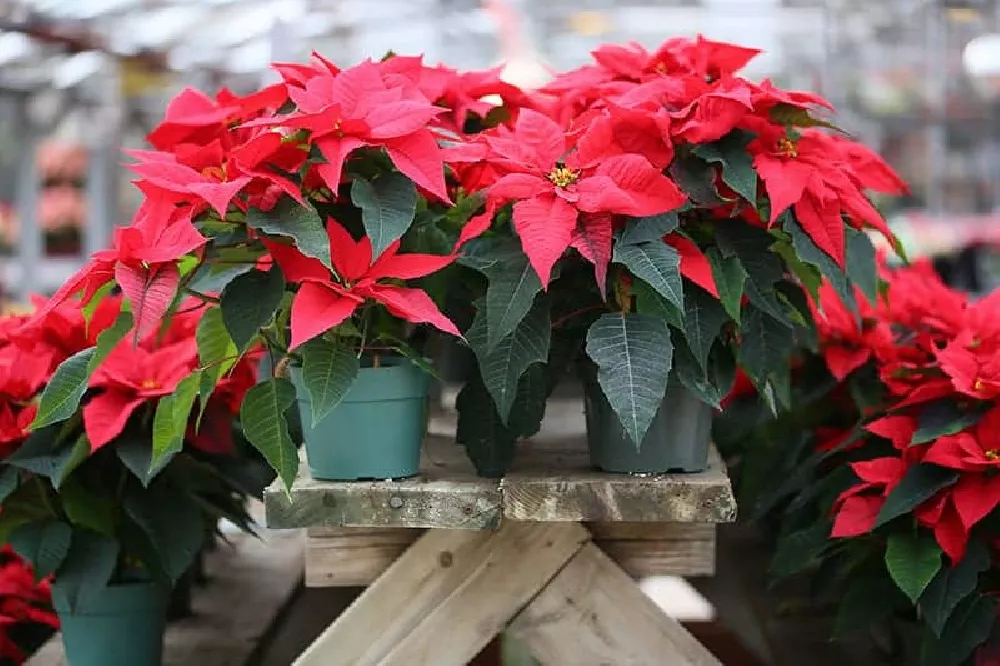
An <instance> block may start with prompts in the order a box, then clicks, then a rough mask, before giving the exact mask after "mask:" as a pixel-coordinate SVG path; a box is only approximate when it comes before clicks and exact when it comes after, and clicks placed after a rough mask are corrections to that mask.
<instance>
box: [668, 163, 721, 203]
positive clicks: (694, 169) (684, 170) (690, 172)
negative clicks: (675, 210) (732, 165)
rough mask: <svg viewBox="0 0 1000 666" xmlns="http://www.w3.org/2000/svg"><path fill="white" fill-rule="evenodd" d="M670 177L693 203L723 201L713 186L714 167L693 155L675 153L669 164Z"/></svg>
mask: <svg viewBox="0 0 1000 666" xmlns="http://www.w3.org/2000/svg"><path fill="white" fill-rule="evenodd" d="M670 177H671V178H673V179H674V182H676V183H677V184H678V185H680V186H681V190H683V191H684V193H685V194H687V195H688V197H689V198H690V199H691V201H693V202H694V203H695V204H709V205H714V204H718V203H721V202H722V201H723V199H722V197H721V196H719V191H718V190H717V189H716V187H715V168H714V167H713V166H711V165H710V164H709V163H708V162H706V161H705V160H703V159H701V158H699V157H697V156H695V155H680V154H679V155H677V157H675V158H674V161H673V162H672V163H671V165H670Z"/></svg>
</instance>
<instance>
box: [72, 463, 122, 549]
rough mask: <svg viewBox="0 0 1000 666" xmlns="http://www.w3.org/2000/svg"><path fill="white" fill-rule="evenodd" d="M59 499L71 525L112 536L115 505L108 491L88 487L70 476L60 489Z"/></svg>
mask: <svg viewBox="0 0 1000 666" xmlns="http://www.w3.org/2000/svg"><path fill="white" fill-rule="evenodd" d="M59 500H60V501H61V502H62V508H63V511H64V512H65V513H66V517H67V518H69V521H70V522H71V523H72V524H73V525H76V526H77V527H82V528H84V529H87V530H91V531H93V532H97V533H98V534H104V535H106V536H114V533H115V516H116V513H117V506H116V505H115V500H114V499H113V496H112V495H111V493H109V492H108V491H106V490H94V489H93V488H89V487H87V485H86V484H84V483H83V482H82V481H80V480H79V479H77V477H75V476H71V477H69V478H68V479H66V482H65V483H63V486H62V488H61V489H60V491H59Z"/></svg>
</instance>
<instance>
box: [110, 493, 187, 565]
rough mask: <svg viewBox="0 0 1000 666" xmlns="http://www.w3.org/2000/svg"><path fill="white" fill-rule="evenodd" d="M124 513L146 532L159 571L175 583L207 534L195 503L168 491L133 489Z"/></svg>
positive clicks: (126, 499)
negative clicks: (161, 570) (160, 569)
mask: <svg viewBox="0 0 1000 666" xmlns="http://www.w3.org/2000/svg"><path fill="white" fill-rule="evenodd" d="M125 513H126V514H127V515H128V517H129V518H131V519H132V520H133V521H134V522H135V523H136V524H137V525H138V526H139V527H140V528H142V531H143V532H144V533H145V534H146V537H147V538H148V539H149V541H150V543H151V544H152V546H153V549H154V551H155V552H156V555H157V559H158V560H159V564H160V566H161V568H162V569H163V572H164V573H165V574H166V575H167V576H168V577H169V578H170V580H171V582H173V583H176V582H177V580H178V579H179V578H180V577H181V575H182V574H184V572H185V571H187V570H188V568H189V567H190V566H191V564H192V563H193V562H194V559H195V558H196V557H197V556H198V553H199V551H201V548H202V546H203V545H204V544H205V539H206V537H207V531H206V529H205V528H206V525H205V521H204V519H203V517H202V512H201V509H200V508H199V506H198V505H197V504H196V503H195V502H194V501H193V500H191V499H189V498H187V497H185V496H184V495H177V494H176V493H174V492H171V491H164V490H160V491H158V492H152V493H151V492H149V491H142V492H133V493H130V494H129V495H128V496H126V498H125Z"/></svg>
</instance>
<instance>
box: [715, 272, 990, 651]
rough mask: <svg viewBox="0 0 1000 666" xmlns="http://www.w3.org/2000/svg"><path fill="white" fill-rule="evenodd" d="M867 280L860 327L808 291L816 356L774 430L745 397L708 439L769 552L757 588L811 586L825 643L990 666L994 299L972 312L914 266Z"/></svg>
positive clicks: (837, 304)
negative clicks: (766, 576) (829, 609)
mask: <svg viewBox="0 0 1000 666" xmlns="http://www.w3.org/2000/svg"><path fill="white" fill-rule="evenodd" d="M882 277H883V278H884V279H885V283H886V288H885V289H884V290H883V291H884V297H880V298H879V299H877V300H875V301H868V300H867V298H866V297H865V296H864V295H863V294H862V293H860V292H858V293H856V294H855V297H856V302H857V304H858V306H859V308H860V312H861V316H860V318H855V316H854V313H852V312H851V310H850V309H849V308H848V307H847V305H846V304H845V303H844V302H843V300H842V298H841V297H840V296H839V295H838V294H837V292H836V290H835V289H834V288H833V287H832V286H831V285H829V284H824V285H823V286H822V287H821V289H820V298H819V302H818V306H817V309H816V311H815V312H816V321H817V325H818V332H819V346H818V349H817V351H816V352H809V351H806V350H802V351H801V352H800V356H801V357H802V358H803V366H802V367H803V368H806V367H808V368H809V371H808V372H799V373H797V375H796V378H795V382H794V383H793V405H792V409H790V410H789V411H788V412H787V413H786V414H784V415H783V417H782V419H780V420H778V421H771V420H770V419H768V418H766V416H765V415H764V414H763V412H764V411H765V410H763V409H761V408H759V407H758V408H757V411H756V412H755V410H754V406H753V400H752V397H751V396H750V395H749V394H748V395H745V396H743V397H741V398H737V399H736V400H735V402H734V403H733V405H732V406H731V408H730V410H729V413H727V414H726V415H724V416H723V417H721V418H720V421H719V423H717V431H716V432H717V434H718V435H719V438H720V440H721V441H724V442H726V444H727V448H729V449H730V453H735V452H737V450H736V448H735V447H736V442H737V440H739V448H738V456H739V459H740V465H739V485H740V486H741V489H740V490H741V492H740V499H741V501H743V502H744V504H745V505H746V507H747V509H748V514H749V515H751V517H752V518H754V519H756V520H757V521H759V522H760V523H762V524H763V525H765V526H766V528H767V531H768V532H769V533H770V534H771V535H772V537H773V539H774V541H773V543H774V549H775V552H774V557H773V561H772V565H771V571H770V573H771V576H772V578H774V579H775V580H781V579H785V578H788V577H790V576H793V575H804V576H805V577H808V578H810V579H812V580H813V581H814V583H815V584H814V585H813V591H814V593H815V594H816V595H817V596H818V597H819V598H820V599H821V600H822V601H825V602H834V604H835V605H836V606H835V607H837V613H836V617H835V619H834V621H833V625H834V633H835V635H836V636H837V637H846V636H849V635H851V634H853V633H857V632H869V631H873V630H876V629H879V630H889V631H891V633H892V634H894V635H896V636H897V637H898V639H897V641H896V642H897V644H898V646H897V647H898V650H897V651H898V652H900V653H901V654H903V655H906V656H907V659H906V660H905V661H903V662H901V663H906V664H917V663H919V664H927V665H928V666H930V665H931V664H933V665H934V666H938V665H941V666H945V665H951V666H958V665H959V664H972V663H976V664H980V663H990V660H991V659H996V648H995V647H993V646H991V645H990V643H991V642H992V641H994V640H995V637H996V632H995V631H994V627H995V626H996V625H995V619H996V613H997V607H996V602H995V595H996V591H997V582H996V575H995V574H996V567H995V563H994V562H995V558H996V537H997V517H998V515H1000V514H998V511H997V505H998V503H1000V490H998V487H997V481H996V477H995V475H994V467H995V466H996V461H995V460H994V458H995V457H996V455H995V449H996V448H997V447H998V446H1000V444H998V442H1000V440H998V439H997V436H996V434H997V422H998V420H1000V401H998V396H1000V382H998V381H997V378H996V372H995V363H994V361H995V358H996V355H997V351H996V350H997V348H998V346H997V345H998V343H1000V334H998V328H997V322H996V317H995V312H996V311H997V303H998V296H1000V292H994V293H993V294H991V295H988V296H986V297H984V298H982V299H981V300H978V301H975V302H972V301H970V300H969V299H968V298H967V297H966V296H965V295H964V294H961V293H959V292H957V291H955V290H953V289H951V288H949V287H947V286H945V285H944V284H943V283H942V281H941V280H940V279H939V278H938V277H937V276H936V275H935V274H934V272H933V269H932V268H931V265H930V264H929V263H925V262H920V263H917V264H914V265H912V266H905V267H899V268H893V269H883V271H882ZM817 361H818V363H817ZM755 414H756V415H755ZM747 424H757V427H756V428H747V427H746V426H747ZM776 476H780V478H782V479H784V481H783V482H782V483H779V484H775V483H774V478H775V477H776ZM818 571H821V572H822V574H821V575H816V572H818Z"/></svg>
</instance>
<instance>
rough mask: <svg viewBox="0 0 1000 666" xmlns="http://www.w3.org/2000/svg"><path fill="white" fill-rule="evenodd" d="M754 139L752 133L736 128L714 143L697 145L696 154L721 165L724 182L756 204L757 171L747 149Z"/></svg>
mask: <svg viewBox="0 0 1000 666" xmlns="http://www.w3.org/2000/svg"><path fill="white" fill-rule="evenodd" d="M752 139H753V136H752V135H750V134H748V133H746V132H743V131H741V130H734V131H732V132H730V133H729V134H727V135H726V136H724V137H722V139H720V140H719V141H716V142H714V143H703V144H700V145H696V146H695V147H694V154H695V155H697V156H698V157H701V158H702V159H703V160H706V161H708V162H714V163H716V164H719V165H721V166H722V182H724V183H725V184H726V185H728V186H729V187H731V188H732V189H733V191H734V192H736V193H737V194H739V195H740V196H741V197H743V198H744V199H746V200H747V201H749V202H750V203H752V204H754V205H756V203H757V171H756V170H755V169H754V168H753V158H752V157H751V156H750V153H749V151H748V150H747V144H748V143H749V142H750V141H751V140H752Z"/></svg>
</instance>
